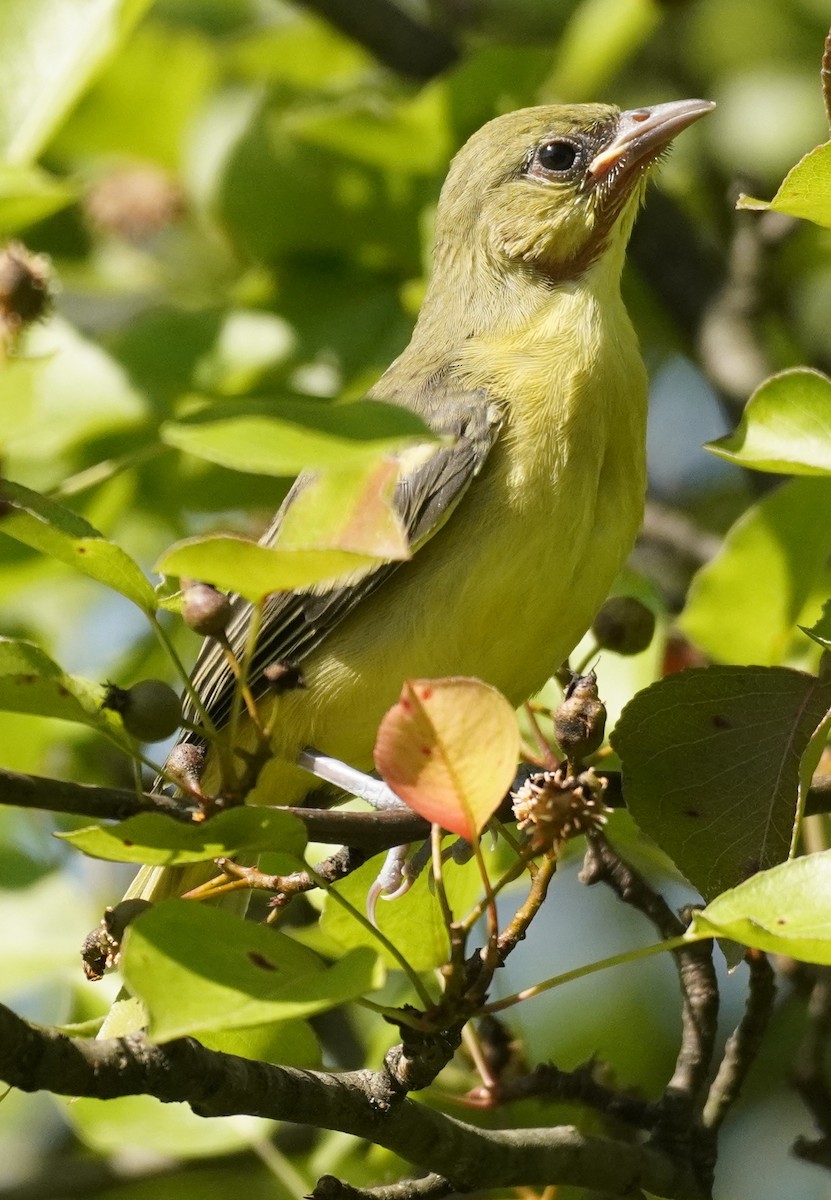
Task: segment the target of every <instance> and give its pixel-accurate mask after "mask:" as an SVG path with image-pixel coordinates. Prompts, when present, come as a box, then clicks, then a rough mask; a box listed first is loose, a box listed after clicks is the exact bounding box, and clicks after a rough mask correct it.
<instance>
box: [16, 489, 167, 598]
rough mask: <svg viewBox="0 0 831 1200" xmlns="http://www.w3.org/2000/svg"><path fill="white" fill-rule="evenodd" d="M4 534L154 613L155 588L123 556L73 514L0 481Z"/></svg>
mask: <svg viewBox="0 0 831 1200" xmlns="http://www.w3.org/2000/svg"><path fill="white" fill-rule="evenodd" d="M0 533H4V534H6V536H7V537H12V538H15V539H16V540H17V541H19V542H24V543H25V544H26V545H27V546H31V547H32V548H33V549H35V550H40V552H41V553H42V554H48V555H50V556H51V557H52V558H57V559H60V561H61V562H64V563H68V564H69V566H71V567H74V568H75V569H76V570H77V571H80V572H81V573H82V574H84V575H89V576H90V578H92V579H96V580H98V582H99V583H104V584H106V585H107V587H110V588H112V589H113V590H114V591H116V592H120V593H121V595H122V596H126V597H127V599H128V600H132V601H133V603H134V604H137V605H138V606H139V608H142V609H144V611H145V612H154V611H155V608H156V598H155V594H154V592H153V588H152V587H151V585H150V583H149V581H148V580H147V578H146V577H145V575H144V573H143V572H142V570H141V568H140V567H139V566H138V564H137V563H135V562H134V561H133V559H132V558H130V556H129V554H127V552H126V551H125V550H122V549H121V547H120V546H116V545H115V543H114V542H108V541H107V539H106V538H105V537H103V536H102V535H101V534H100V533H99V532H98V530H97V529H95V528H93V526H92V525H90V524H89V522H88V521H85V520H84V518H83V517H79V516H78V514H77V513H74V512H73V511H72V510H71V509H68V508H64V507H63V505H61V504H58V503H56V502H55V501H54V500H50V499H49V498H48V497H46V496H41V495H39V494H38V493H37V492H33V491H31V490H30V489H29V488H25V487H23V486H22V485H21V484H19V483H12V482H11V481H10V480H5V479H4V480H0Z"/></svg>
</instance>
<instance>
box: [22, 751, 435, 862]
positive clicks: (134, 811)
mask: <svg viewBox="0 0 831 1200" xmlns="http://www.w3.org/2000/svg"><path fill="white" fill-rule="evenodd" d="M0 804H9V805H13V806H15V807H17V808H29V809H39V810H46V811H49V812H60V813H70V814H72V815H73V816H81V817H92V818H93V819H95V820H99V821H100V820H113V821H123V820H125V819H126V818H127V817H134V816H137V815H138V814H139V813H147V812H158V813H162V814H164V815H166V816H169V817H173V818H174V819H175V820H177V821H185V822H190V821H193V819H194V817H197V816H198V817H200V818H201V817H202V816H203V813H202V810H201V809H199V808H198V807H196V806H194V805H190V804H186V803H184V802H183V801H182V800H181V799H176V798H171V797H170V796H166V795H164V794H163V793H161V792H134V791H128V790H127V789H125V788H110V787H97V786H93V785H91V784H85V783H70V782H66V781H64V780H59V779H48V778H46V777H44V776H38V775H23V774H21V773H19V772H17V771H8V770H5V769H3V768H0ZM282 811H283V812H288V813H292V814H293V815H294V816H296V817H298V818H299V819H300V820H301V821H302V822H303V824H304V825H305V826H306V829H307V831H308V834H309V837H310V838H311V839H312V840H313V841H316V842H330V843H341V844H348V845H350V846H353V847H355V848H358V849H364V850H366V851H367V852H369V853H378V852H379V851H381V850H387V849H389V847H390V846H399V845H402V844H403V843H404V842H416V841H418V840H419V839H421V838H425V837H428V836H429V833H430V826H429V825H428V824H427V822H426V821H424V820H422V818H421V817H418V816H416V814H415V813H413V812H411V811H410V810H409V809H404V808H402V809H401V810H398V809H388V810H386V811H384V812H371V813H366V812H364V813H355V812H342V811H338V810H333V809H323V808H291V807H284V808H282Z"/></svg>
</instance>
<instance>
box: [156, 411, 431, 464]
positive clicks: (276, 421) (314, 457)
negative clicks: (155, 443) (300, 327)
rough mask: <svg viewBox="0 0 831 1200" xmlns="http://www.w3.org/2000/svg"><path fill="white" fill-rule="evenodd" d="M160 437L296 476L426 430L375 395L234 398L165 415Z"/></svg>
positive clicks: (205, 454) (216, 458) (424, 436)
mask: <svg viewBox="0 0 831 1200" xmlns="http://www.w3.org/2000/svg"><path fill="white" fill-rule="evenodd" d="M161 436H162V438H163V440H164V441H165V442H167V444H168V445H170V446H176V447H177V448H178V449H179V450H184V451H186V452H187V453H188V454H195V455H197V456H198V457H200V458H207V459H208V460H209V461H210V462H215V463H219V464H220V465H221V466H223V467H231V468H233V469H234V470H236V471H255V472H257V473H260V474H264V475H296V474H298V472H300V471H303V470H305V469H306V468H320V467H324V468H325V467H329V468H332V467H334V468H340V467H345V466H347V465H348V464H349V462H350V461H351V462H353V463H358V462H364V463H365V462H366V461H367V459H369V458H375V457H377V456H378V455H379V454H383V453H385V452H387V451H394V450H396V449H399V448H400V447H401V446H403V445H405V444H406V443H407V442H411V441H414V440H418V441H425V440H429V439H430V438H431V436H432V435H431V434H430V433H429V432H426V431H425V429H424V426H423V424H422V423H421V421H419V419H418V418H417V417H416V416H415V415H414V414H413V413H410V412H408V411H407V410H406V409H403V408H398V407H397V406H394V405H390V404H380V403H377V402H374V401H359V402H357V403H355V404H328V403H324V402H323V401H319V400H269V401H259V400H245V401H243V400H240V401H239V402H237V403H235V404H223V405H213V406H211V407H209V408H207V409H205V410H203V411H202V412H200V413H198V414H196V415H195V416H193V417H191V418H189V419H188V420H186V421H169V422H168V423H167V424H166V425H163V426H162V430H161Z"/></svg>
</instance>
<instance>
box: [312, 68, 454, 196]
mask: <svg viewBox="0 0 831 1200" xmlns="http://www.w3.org/2000/svg"><path fill="white" fill-rule="evenodd" d="M447 107H448V106H447V97H446V89H445V87H444V84H443V82H439V83H433V84H431V85H429V86H427V87H424V88H422V89H421V91H419V92H418V93H417V95H416V96H415V98H414V99H413V100H410V101H408V102H406V103H403V104H402V103H399V104H397V105H395V106H392V105H386V106H385V107H384V108H383V109H380V106H379V104H378V102H377V98H375V97H373V98H372V99H371V100H370V101H369V102H367V100H366V99H364V98H362V97H361V96H360V95H359V94H356V95H354V97H353V98H351V99H350V100H347V101H346V102H345V103H343V104H341V105H340V106H339V108H338V109H337V110H335V111H333V110H332V109H331V108H326V109H324V110H322V111H321V110H317V111H313V112H311V113H308V114H301V115H299V116H295V117H293V118H292V119H291V121H290V129H291V131H292V133H293V134H294V135H295V136H296V137H297V139H298V141H301V142H307V143H309V144H310V145H311V146H313V147H315V148H320V149H322V150H324V151H329V152H332V153H336V154H337V155H338V156H339V157H341V156H345V157H346V158H350V159H353V160H354V161H355V162H359V163H363V164H364V165H366V166H368V167H376V168H379V169H381V170H392V171H395V172H397V173H403V174H407V175H432V174H434V173H435V172H436V171H440V170H442V169H443V168H444V166H445V165H446V163H447V160H448V159H449V158H450V156H451V154H452V150H453V147H452V145H451V139H450V130H449V127H448V119H447Z"/></svg>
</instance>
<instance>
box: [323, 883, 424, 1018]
mask: <svg viewBox="0 0 831 1200" xmlns="http://www.w3.org/2000/svg"><path fill="white" fill-rule="evenodd" d="M309 874H310V875H311V876H312V878H314V879H315V880H316V882H317V885H318V887H320V888H322V889H323V890H324V891H325V892H326V894H327V896H330V897H331V898H332V899H333V900H334V901H335V902H336V903H337V904H339V905H340V906H341V908H344V909H346V911H347V912H348V913H349V915H350V916H352V917H354V918H355V920H356V921H357V922H358V924H359V925H362V926H363V928H364V929H365V930H366V931H367V933H369V934H371V935H372V937H374V938H375V939H376V941H378V942H380V944H381V945H382V946H383V947H384V949H385V950H386V951H387V953H388V954H391V955H392V957H393V958H394V959H395V961H396V962H397V963H398V965H399V966H400V967H401V970H402V971H403V972H404V974H405V975H406V976H407V977H408V978H409V980H410V983H411V984H412V985H413V989H414V990H415V992H416V994H417V996H418V998H419V1000H420V1001H421V1003H422V1004H423V1005H424V1007H425V1008H433V1007H434V1001H433V998H432V996H431V995H430V993H429V992H428V991H427V989H426V987H425V986H424V984H423V983H422V981H421V979H420V977H419V974H418V972H417V971H416V970H414V969H413V967H412V966H411V965H410V963H409V962H408V961H407V959H406V958H405V957H404V955H403V954H402V953H401V951H400V950H399V949H398V947H397V946H396V945H395V944H394V942H391V941H390V939H389V938H388V937H387V936H386V934H384V933H382V932H381V930H380V929H379V928H378V926H377V925H373V924H372V922H371V921H370V919H369V917H365V916H364V914H363V913H362V912H360V911H359V910H358V909H357V908H355V906H354V904H350V902H349V901H348V900H347V899H346V897H345V896H342V895H341V894H340V892H339V891H337V889H336V888H333V887H331V886H330V884H329V883H328V881H327V880H325V879H324V878H323V877H322V876H320V875H317V874H316V873H315V872H314V871H313V870H312V869H311V868H310V869H309Z"/></svg>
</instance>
